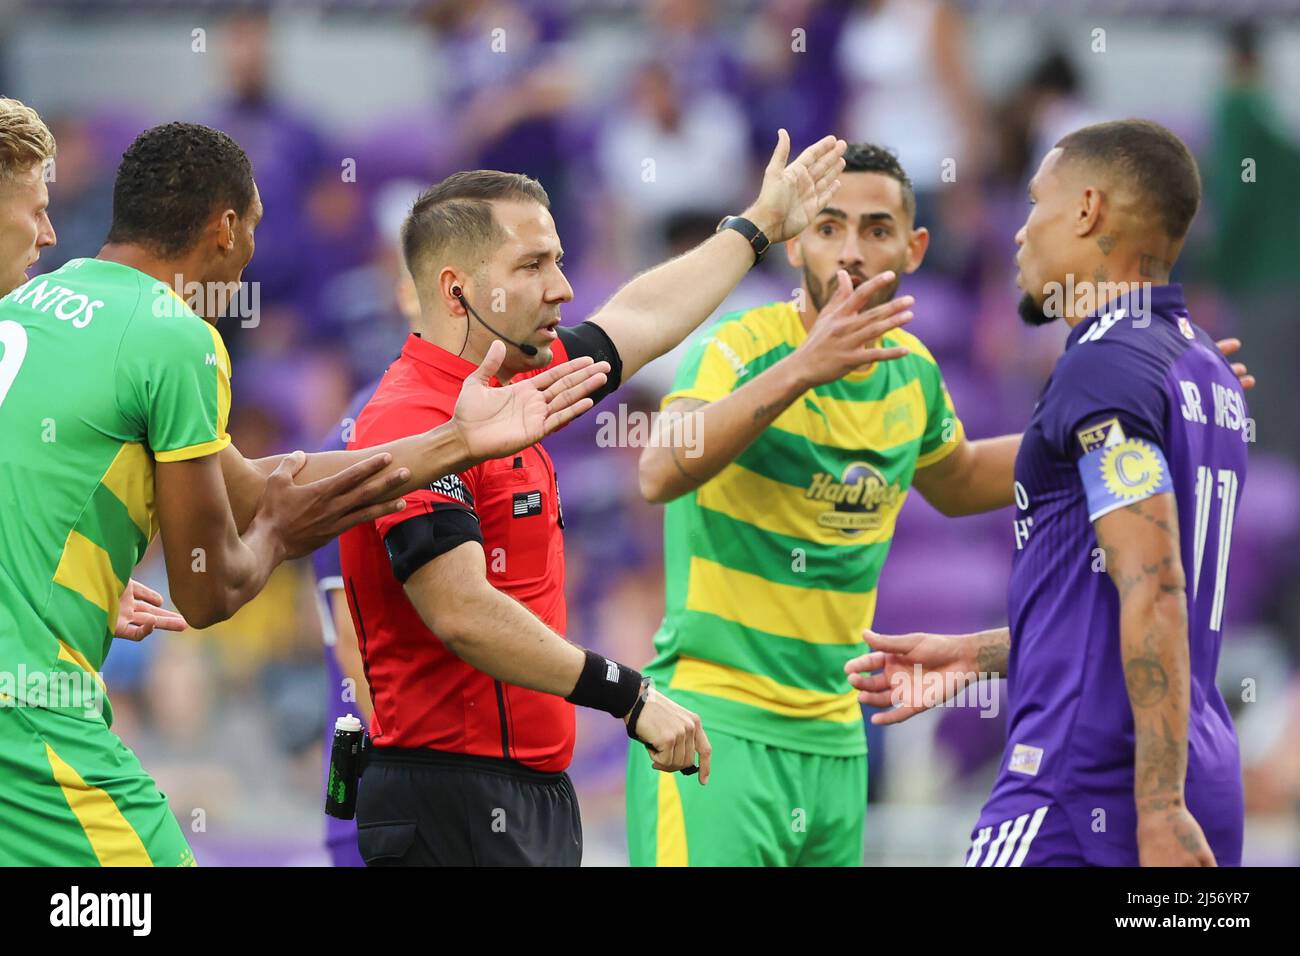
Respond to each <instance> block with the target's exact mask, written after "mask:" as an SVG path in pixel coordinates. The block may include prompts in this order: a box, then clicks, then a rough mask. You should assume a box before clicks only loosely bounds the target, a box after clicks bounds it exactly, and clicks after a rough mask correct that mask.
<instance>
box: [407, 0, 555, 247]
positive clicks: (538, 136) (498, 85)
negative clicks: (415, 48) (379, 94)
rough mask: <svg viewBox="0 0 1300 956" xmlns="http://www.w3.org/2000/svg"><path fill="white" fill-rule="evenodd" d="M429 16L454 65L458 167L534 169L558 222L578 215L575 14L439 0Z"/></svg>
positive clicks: (454, 159) (451, 90) (452, 106)
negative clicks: (573, 172) (567, 123)
mask: <svg viewBox="0 0 1300 956" xmlns="http://www.w3.org/2000/svg"><path fill="white" fill-rule="evenodd" d="M425 18H426V20H427V22H428V23H429V24H430V26H431V27H433V29H434V31H435V32H434V37H435V42H436V43H437V45H438V46H439V48H440V54H441V56H442V57H443V58H444V59H445V60H446V62H447V63H448V64H449V71H448V81H449V83H448V88H447V90H446V97H445V104H446V107H447V110H448V112H449V114H450V118H451V120H452V124H451V125H452V126H453V127H454V129H455V131H456V132H455V135H454V136H452V137H450V139H451V142H452V144H453V148H452V151H451V154H450V156H449V157H447V160H448V162H449V163H450V164H451V166H452V168H454V169H500V170H503V171H505V172H517V173H527V174H528V175H529V176H532V177H533V178H534V179H537V180H539V181H541V182H542V183H543V184H545V186H546V189H547V192H548V194H549V195H550V197H551V207H552V211H553V213H554V214H555V216H556V219H557V221H564V222H566V223H567V222H568V221H569V220H570V219H575V218H576V217H573V216H571V215H570V213H571V209H572V202H571V200H570V195H569V183H568V169H567V165H566V159H567V155H566V151H565V149H564V143H563V129H562V121H563V118H564V116H565V114H566V111H567V110H568V109H569V107H570V105H571V103H572V101H573V98H574V93H575V91H576V86H575V77H576V76H577V75H578V73H577V64H576V63H574V62H572V58H570V57H569V56H568V55H567V50H566V47H565V44H564V42H563V41H564V38H565V36H566V35H567V33H568V21H567V18H566V17H565V16H564V15H563V14H562V13H560V12H559V11H558V10H556V7H555V5H554V4H542V3H536V2H534V3H523V2H520V0H435V2H432V3H429V4H428V5H427V7H426V8H425ZM577 241H578V239H577V237H576V236H574V238H573V240H572V243H571V244H576V243H577Z"/></svg>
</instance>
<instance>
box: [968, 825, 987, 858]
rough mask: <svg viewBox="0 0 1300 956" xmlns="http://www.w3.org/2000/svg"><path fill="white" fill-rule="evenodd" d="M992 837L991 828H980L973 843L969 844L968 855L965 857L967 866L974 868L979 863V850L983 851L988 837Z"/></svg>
mask: <svg viewBox="0 0 1300 956" xmlns="http://www.w3.org/2000/svg"><path fill="white" fill-rule="evenodd" d="M992 835H993V828H992V827H981V828H980V832H979V834H978V835H977V836H976V837H975V842H974V843H972V844H971V847H970V853H969V854H968V855H967V857H966V865H967V866H975V865H977V864H978V863H979V861H980V850H982V849H984V844H985V843H988V842H989V837H990V836H992Z"/></svg>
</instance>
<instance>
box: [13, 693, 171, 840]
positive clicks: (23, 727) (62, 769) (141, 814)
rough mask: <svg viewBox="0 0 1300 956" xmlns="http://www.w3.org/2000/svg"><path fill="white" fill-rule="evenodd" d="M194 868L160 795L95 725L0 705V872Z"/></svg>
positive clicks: (116, 743) (105, 731)
mask: <svg viewBox="0 0 1300 956" xmlns="http://www.w3.org/2000/svg"><path fill="white" fill-rule="evenodd" d="M97 865H98V866H193V865H194V854H193V852H192V851H191V850H190V847H189V844H188V843H186V841H185V835H184V834H183V833H182V832H181V828H180V825H179V824H178V823H177V822H176V818H175V817H174V816H173V815H172V812H171V810H170V808H168V806H167V798H166V797H164V796H163V794H162V793H160V792H159V790H158V786H157V784H155V783H154V782H153V779H152V778H151V777H150V776H149V775H148V774H146V773H145V772H144V768H143V767H141V766H140V761H139V760H137V759H136V757H135V754H133V753H131V751H130V750H128V749H127V747H126V745H125V744H123V743H122V741H121V739H120V738H119V737H118V736H117V735H116V734H115V733H113V732H112V731H111V730H109V729H108V727H107V725H105V724H104V722H103V720H102V719H100V720H83V719H79V718H77V717H70V716H67V715H66V714H60V713H56V712H54V711H49V710H44V709H41V708H38V707H18V706H13V705H12V701H11V699H10V702H9V703H8V704H3V705H0V866H97Z"/></svg>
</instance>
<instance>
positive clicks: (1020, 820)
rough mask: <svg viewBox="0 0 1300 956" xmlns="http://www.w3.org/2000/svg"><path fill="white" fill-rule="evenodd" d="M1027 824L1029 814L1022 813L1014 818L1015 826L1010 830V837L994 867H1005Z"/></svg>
mask: <svg viewBox="0 0 1300 956" xmlns="http://www.w3.org/2000/svg"><path fill="white" fill-rule="evenodd" d="M1028 822H1029V814H1027V813H1022V814H1020V816H1018V817H1016V823H1015V826H1013V827H1012V828H1011V835H1010V836H1008V837H1007V842H1006V843H1004V844H1003V845H1002V854H1001V855H1000V856H999V857H998V861H997V862H996V863H994V864H993V865H994V866H1006V865H1007V860H1009V859H1011V854H1012V853H1013V852H1015V849H1016V841H1017V840H1019V839H1020V834H1022V833H1024V832H1025V824H1026V823H1028Z"/></svg>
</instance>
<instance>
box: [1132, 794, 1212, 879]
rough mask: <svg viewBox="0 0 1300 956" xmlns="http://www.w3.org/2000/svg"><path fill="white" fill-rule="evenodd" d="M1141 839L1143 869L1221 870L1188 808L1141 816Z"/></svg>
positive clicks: (1152, 812) (1140, 863)
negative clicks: (1201, 867) (1190, 868)
mask: <svg viewBox="0 0 1300 956" xmlns="http://www.w3.org/2000/svg"><path fill="white" fill-rule="evenodd" d="M1137 837H1138V865H1139V866H1218V863H1217V861H1216V860H1215V859H1214V851H1212V850H1211V849H1210V844H1209V843H1208V842H1207V841H1206V839H1205V833H1204V831H1202V830H1201V825H1200V824H1199V823H1197V822H1196V818H1195V817H1193V816H1192V814H1191V811H1189V810H1188V809H1187V808H1186V807H1175V808H1171V809H1162V810H1154V811H1151V812H1149V813H1139V814H1138V831H1137Z"/></svg>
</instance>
